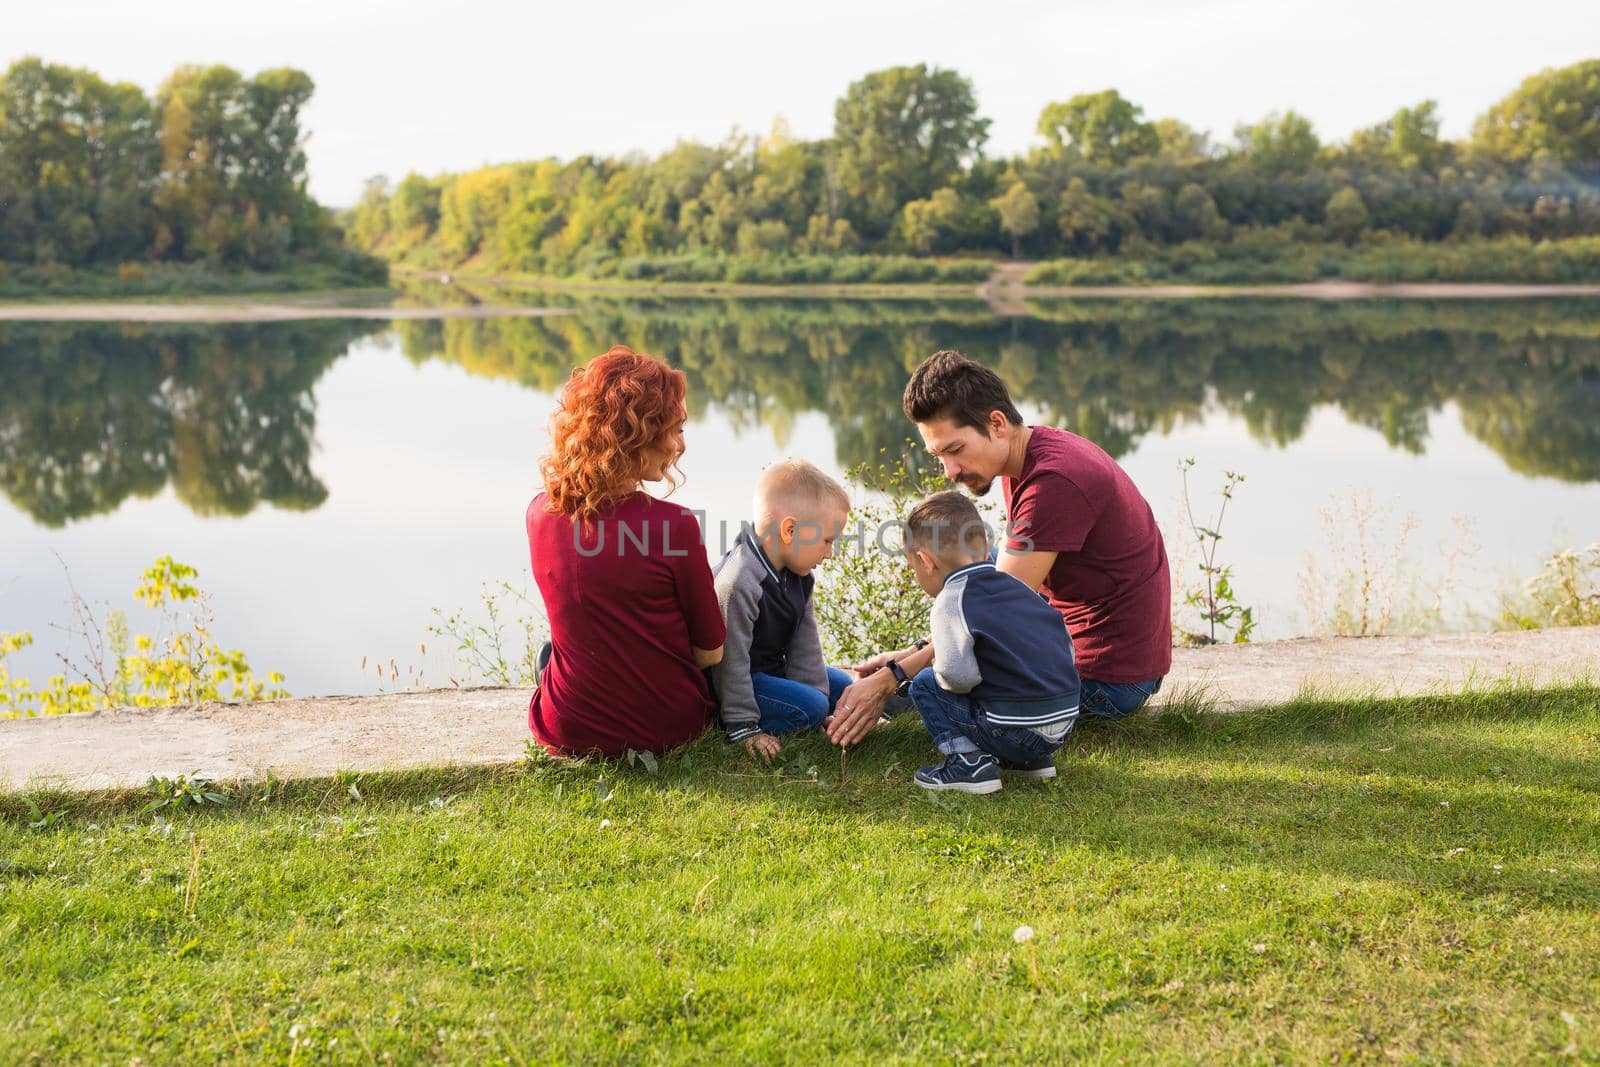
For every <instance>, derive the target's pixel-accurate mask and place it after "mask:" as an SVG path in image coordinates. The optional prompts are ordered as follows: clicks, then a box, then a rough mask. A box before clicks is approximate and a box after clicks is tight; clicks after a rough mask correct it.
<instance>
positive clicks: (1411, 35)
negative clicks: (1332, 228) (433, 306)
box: [0, 0, 1600, 206]
mask: <svg viewBox="0 0 1600 1067" xmlns="http://www.w3.org/2000/svg"><path fill="white" fill-rule="evenodd" d="M3 9H9V10H5V18H4V34H3V36H0V62H4V63H9V62H10V61H12V60H15V59H19V58H21V57H22V56H25V55H38V56H40V57H42V58H44V59H45V60H47V61H49V62H54V63H64V64H68V65H71V66H82V67H89V68H91V69H93V70H95V71H97V72H99V73H100V74H101V75H102V76H104V77H106V78H108V79H110V80H113V81H131V82H134V83H135V84H138V85H140V86H142V87H144V88H145V89H147V90H153V89H154V88H155V87H156V86H157V85H158V84H159V83H160V82H161V80H162V79H163V78H164V77H165V76H166V75H167V74H168V73H169V72H170V71H171V70H172V69H173V68H174V67H176V66H178V65H180V64H184V63H225V64H228V65H230V66H233V67H235V68H237V69H239V70H241V71H243V72H245V73H247V74H249V73H253V72H255V71H257V70H261V69H263V68H267V67H275V66H293V67H298V68H300V69H301V70H304V71H306V72H307V73H309V74H310V75H311V76H312V78H313V79H314V80H315V81H316V84H317V91H316V95H315V97H314V98H313V100H312V102H311V103H310V105H309V106H308V107H307V109H306V111H305V114H304V116H303V118H304V124H305V126H306V128H307V129H309V130H310V132H311V136H310V140H309V143H308V152H309V156H310V185H311V192H312V194H313V195H314V196H316V197H317V199H319V200H321V201H322V202H324V203H327V204H330V205H333V206H344V205H347V204H350V203H352V202H353V201H354V200H355V199H356V198H357V197H358V196H359V195H360V193H361V189H362V187H363V184H364V182H365V181H366V179H367V178H369V177H371V176H373V175H378V174H384V175H388V176H389V177H390V178H393V179H398V178H400V177H402V176H403V175H405V174H406V173H407V172H408V171H412V170H415V171H418V172H420V173H423V174H430V175H431V174H438V173H442V172H446V171H459V170H466V169H470V168H473V167H477V166H481V165H483V164H485V163H499V162H510V161H516V160H526V159H539V158H546V157H550V156H555V157H560V158H570V157H572V156H575V155H580V154H584V153H591V152H592V153H598V154H603V155H620V154H625V153H628V152H633V151H643V152H646V153H651V154H654V153H656V152H660V151H662V150H664V149H666V148H669V147H671V146H672V144H673V143H674V142H675V141H676V140H678V139H680V138H687V139H692V140H701V141H719V140H721V139H722V138H724V137H725V136H727V135H728V133H729V132H730V131H732V130H733V129H734V128H735V127H737V128H739V129H742V130H745V131H752V132H765V131H766V130H768V129H769V128H770V127H771V125H772V121H773V119H774V118H775V117H776V116H779V115H781V116H783V117H784V118H786V119H787V120H788V122H789V124H790V127H791V130H792V132H793V134H794V135H795V136H797V137H800V138H815V137H825V136H827V135H828V134H829V133H830V132H831V130H832V126H833V104H834V101H835V100H836V99H837V98H838V97H839V96H840V95H841V94H842V93H843V92H844V90H845V88H846V86H848V85H849V84H850V82H851V81H853V80H855V79H856V78H858V77H860V76H861V75H862V74H865V73H866V72H868V71H871V70H877V69H880V68H883V67H888V66H895V65H898V64H908V63H928V64H930V65H934V66H940V67H947V68H953V69H955V70H957V71H960V72H961V73H962V74H964V75H966V76H967V77H968V78H970V79H971V80H972V82H973V85H974V87H975V89H976V91H977V97H978V104H979V109H980V112H981V113H982V114H983V115H985V116H987V117H989V118H990V119H992V120H993V125H992V127H991V130H990V140H989V144H988V146H987V151H988V152H989V153H990V154H991V155H996V154H998V155H1009V154H1012V153H1016V152H1019V151H1022V150H1024V149H1026V148H1027V147H1028V146H1029V145H1030V144H1032V143H1034V140H1035V137H1034V132H1033V131H1034V123H1035V121H1036V119H1037V117H1038V113H1039V110H1040V108H1042V107H1043V106H1044V105H1045V104H1046V103H1048V102H1050V101H1052V100H1064V99H1067V98H1069V97H1071V96H1073V95H1076V94H1077V93H1081V92H1095V91H1099V90H1101V89H1105V88H1108V87H1110V88H1116V89H1117V90H1119V91H1120V92H1121V93H1122V94H1123V95H1124V96H1126V97H1128V98H1129V99H1131V100H1132V101H1134V102H1135V103H1136V104H1139V105H1141V106H1142V107H1143V108H1144V109H1145V114H1146V117H1148V118H1159V117H1165V116H1173V117H1176V118H1179V119H1182V120H1183V121H1185V122H1187V123H1189V124H1190V125H1192V126H1194V127H1196V128H1198V129H1202V130H1209V131H1210V132H1211V133H1212V135H1213V136H1214V137H1216V138H1218V139H1223V140H1226V139H1229V138H1231V134H1232V131H1233V128H1234V126H1235V125H1236V124H1238V123H1240V122H1244V121H1252V120H1255V119H1258V118H1260V117H1261V116H1262V115H1264V114H1266V113H1267V112H1269V111H1272V110H1275V109H1284V108H1294V109H1296V110H1297V111H1299V112H1300V113H1302V114H1304V115H1306V116H1308V117H1309V118H1310V119H1311V120H1312V122H1313V123H1314V124H1315V125H1316V128H1317V131H1318V133H1319V134H1320V135H1321V136H1322V137H1323V139H1324V140H1342V139H1343V138H1345V137H1347V136H1349V134H1350V133H1351V131H1353V130H1355V129H1358V128H1360V127H1363V126H1368V125H1372V124H1373V123H1376V122H1380V121H1382V120H1383V119H1385V118H1386V117H1388V116H1389V115H1390V114H1392V113H1393V112H1394V110H1395V109H1396V108H1398V107H1400V106H1402V105H1407V104H1413V103H1416V102H1417V101H1419V100H1422V99H1426V98H1429V97H1431V98H1433V99H1436V100H1438V101H1439V104H1440V111H1441V113H1442V116H1443V120H1444V127H1443V132H1444V134H1445V135H1446V136H1449V137H1459V136H1463V135H1465V134H1466V133H1467V132H1468V131H1469V130H1470V129H1471V125H1472V120H1473V118H1475V117H1476V116H1477V115H1478V114H1480V113H1481V112H1483V111H1484V110H1485V109H1486V108H1487V107H1488V106H1489V105H1490V104H1492V103H1493V102H1494V101H1496V100H1498V99H1499V98H1501V97H1502V96H1504V95H1505V94H1506V93H1507V92H1509V91H1510V90H1511V89H1513V88H1515V87H1516V85H1517V84H1518V83H1519V82H1520V81H1521V80H1522V79H1523V78H1524V77H1526V76H1527V75H1529V74H1532V73H1534V72H1536V71H1538V70H1541V69H1543V68H1545V67H1552V66H1565V65H1567V64H1569V63H1575V62H1578V61H1579V60H1582V59H1589V58H1594V57H1595V56H1596V55H1600V5H1597V4H1596V3H1595V2H1594V0H1544V2H1542V3H1540V4H1537V5H1531V4H1522V5H1512V4H1507V3H1504V2H1496V3H1486V2H1482V0H1455V2H1450V3H1441V2H1438V0H1342V2H1320V3H1313V2H1308V0H1210V2H1208V0H1142V2H1141V0H1121V2H1115V0H1080V2H1062V3H1054V4H1052V3H1038V2H1025V0H1018V2H1012V0H989V2H987V3H971V2H966V3H957V2H951V0H885V2H873V0H850V2H845V0H809V2H807V3H804V4H796V3H784V4H764V3H759V2H754V0H682V2H678V3H660V2H655V3H639V2H635V0H611V2H607V3H593V4H584V3H571V2H568V3H560V4H550V3H544V2H538V0H533V2H527V0H524V2H519V3H505V2H495V0H454V2H452V3H435V4H419V3H397V2H385V0H272V2H270V3H261V2H259V0H257V2H252V3H248V4H247V3H238V2H236V0H143V2H140V3H129V2H128V0H51V2H50V3H48V4H45V3H34V4H24V3H22V2H20V0H6V3H5V4H4V6H3Z"/></svg>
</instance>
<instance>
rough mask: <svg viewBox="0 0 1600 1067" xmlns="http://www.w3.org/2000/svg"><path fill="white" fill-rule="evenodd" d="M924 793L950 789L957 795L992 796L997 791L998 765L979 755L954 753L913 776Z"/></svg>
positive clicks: (998, 782)
mask: <svg viewBox="0 0 1600 1067" xmlns="http://www.w3.org/2000/svg"><path fill="white" fill-rule="evenodd" d="M916 782H917V784H918V785H920V786H921V787H922V788H924V789H954V790H955V791H956V792H958V793H993V792H996V791H998V790H999V788H1000V763H999V761H998V760H996V759H995V758H994V757H993V756H990V755H988V754H986V753H983V752H957V753H956V754H955V755H953V756H946V757H945V759H944V762H943V763H941V764H939V766H937V767H924V768H922V770H920V771H918V772H917V773H916Z"/></svg>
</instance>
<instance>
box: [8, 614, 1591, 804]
mask: <svg viewBox="0 0 1600 1067" xmlns="http://www.w3.org/2000/svg"><path fill="white" fill-rule="evenodd" d="M1507 678H1511V679H1514V680H1516V681H1519V682H1524V683H1528V684H1538V685H1548V684H1557V683H1561V682H1570V681H1578V680H1584V679H1588V680H1596V681H1600V627H1584V628H1573V629H1554V630H1534V631H1527V632H1517V633H1492V634H1456V635H1447V636H1437V637H1367V638H1350V637H1345V638H1317V639H1300V640H1293V641H1268V642H1262V643H1259V644H1251V645H1217V646H1212V647H1210V648H1198V649H1178V650H1176V651H1175V652H1174V654H1173V670H1172V674H1171V675H1170V676H1169V677H1168V679H1167V683H1166V685H1165V686H1164V687H1163V689H1162V693H1161V696H1160V697H1158V698H1157V700H1158V702H1159V701H1161V700H1172V699H1178V698H1181V697H1183V696H1185V695H1189V694H1199V695H1202V696H1203V697H1204V698H1206V699H1208V700H1211V701H1215V702H1216V703H1217V704H1219V705H1221V706H1224V707H1233V708H1238V707H1249V706H1255V705H1261V704H1277V703H1282V702H1284V701H1286V700H1289V699H1292V698H1293V697H1295V696H1296V695H1298V694H1300V693H1302V692H1305V691H1306V690H1308V689H1310V690H1314V691H1318V692H1322V693H1328V694H1339V695H1350V696H1355V695H1361V696H1380V697H1391V696H1403V695H1411V694H1418V693H1427V692H1437V691H1453V690H1460V689H1461V688H1462V687H1464V686H1467V685H1477V686H1487V685H1490V684H1493V683H1495V682H1497V681H1501V680H1505V679H1507ZM528 695H529V694H528V690H526V689H495V688H478V689H436V690H429V691H426V692H419V693H395V694H385V695H379V696H367V697H312V698H307V699H303V700H280V701H274V702H272V703H268V704H232V705H230V704H203V705H197V706H192V707H169V708H143V709H141V708H118V709H114V710H111V711H103V712H95V713H93V714H87V715H63V716H55V717H51V718H43V719H17V720H8V721H3V722H0V788H10V789H18V788H28V787H33V786H53V787H59V788H69V789H96V788H109V787H118V786H137V785H143V784H144V782H145V780H146V779H147V778H148V777H149V776H150V775H152V774H160V775H173V774H192V773H195V772H198V773H200V774H201V775H203V776H205V777H208V778H213V779H218V780H248V779H255V778H260V777H263V776H265V775H266V774H267V773H268V772H271V773H272V774H275V775H277V776H278V777H279V778H298V777H305V778H314V777H324V776H327V775H331V774H333V773H334V772H336V771H344V770H350V771H381V770H401V769H406V768H414V767H423V766H436V765H441V764H490V763H501V762H510V761H514V760H517V759H519V758H521V756H522V754H523V752H524V748H525V745H526V742H527V741H528V739H529V734H528V725H527V716H528V711H527V708H528Z"/></svg>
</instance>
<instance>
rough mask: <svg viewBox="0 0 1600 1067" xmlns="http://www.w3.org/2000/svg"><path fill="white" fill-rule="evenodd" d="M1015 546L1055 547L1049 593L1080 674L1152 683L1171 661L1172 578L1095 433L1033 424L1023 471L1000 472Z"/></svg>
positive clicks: (1010, 546) (1156, 535)
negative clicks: (1084, 435) (1016, 474)
mask: <svg viewBox="0 0 1600 1067" xmlns="http://www.w3.org/2000/svg"><path fill="white" fill-rule="evenodd" d="M1000 488H1001V490H1002V491H1003V492H1004V493H1005V500H1006V515H1007V516H1008V518H1009V521H1010V531H1009V535H1008V537H1007V539H1006V549H1007V550H1009V551H1028V550H1029V549H1030V548H1031V549H1036V550H1039V551H1044V552H1055V553H1057V555H1056V561H1055V564H1054V565H1053V566H1052V567H1051V568H1050V573H1049V574H1047V575H1045V580H1044V586H1043V589H1044V592H1045V594H1046V595H1047V596H1048V597H1049V598H1050V604H1051V606H1052V607H1054V608H1055V609H1056V610H1057V611H1059V612H1061V617H1062V618H1064V619H1066V621H1067V629H1068V631H1070V632H1071V634H1072V645H1073V651H1074V652H1075V653H1076V655H1077V658H1078V673H1079V674H1080V675H1081V676H1083V677H1084V678H1092V679H1094V680H1096V681H1101V682H1112V683H1119V684H1120V683H1126V682H1148V681H1151V680H1153V679H1156V678H1161V677H1163V676H1165V675H1166V673H1167V671H1168V670H1170V669H1171V667H1172V578H1171V576H1170V575H1169V574H1168V572H1167V548H1166V545H1165V544H1163V543H1162V540H1161V530H1160V529H1159V528H1158V527H1157V526H1156V518H1155V515H1153V514H1152V513H1151V511H1150V505H1149V504H1148V503H1146V502H1145V499H1144V496H1143V495H1142V494H1141V493H1140V492H1139V489H1138V487H1137V486H1135V485H1134V484H1133V479H1131V478H1129V477H1128V472H1127V471H1125V470H1123V469H1122V468H1121V467H1120V466H1118V465H1117V461H1116V460H1114V459H1112V458H1111V457H1110V456H1108V455H1106V452H1105V450H1104V449H1102V448H1101V447H1100V446H1099V445H1097V444H1095V443H1094V442H1093V441H1088V440H1085V439H1084V438H1082V437H1079V436H1078V435H1077V434H1075V433H1069V432H1067V431H1066V430H1058V429H1056V428H1055V427H1053V426H1035V427H1033V433H1032V436H1031V437H1029V439H1028V450H1027V453H1026V455H1025V456H1024V457H1023V460H1022V476H1021V477H1020V478H1017V479H1016V480H1015V481H1013V480H1012V479H1010V478H1002V479H1000Z"/></svg>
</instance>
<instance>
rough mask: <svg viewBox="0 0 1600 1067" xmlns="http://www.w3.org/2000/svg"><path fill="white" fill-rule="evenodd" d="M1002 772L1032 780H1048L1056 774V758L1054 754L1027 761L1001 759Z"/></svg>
mask: <svg viewBox="0 0 1600 1067" xmlns="http://www.w3.org/2000/svg"><path fill="white" fill-rule="evenodd" d="M1000 773H1001V774H1014V775H1016V776H1017V777H1018V778H1026V779H1028V780H1029V781H1031V782H1048V781H1049V780H1050V779H1052V778H1054V777H1055V776H1056V758H1055V757H1054V756H1040V757H1039V758H1038V759H1034V760H1028V761H1027V762H1026V763H1012V762H1011V761H1010V760H1001V761H1000Z"/></svg>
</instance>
